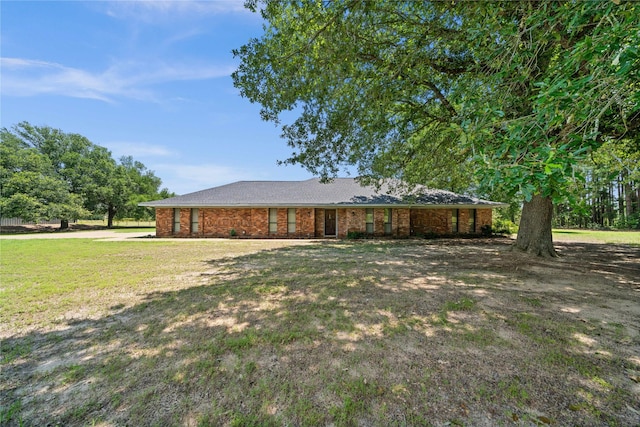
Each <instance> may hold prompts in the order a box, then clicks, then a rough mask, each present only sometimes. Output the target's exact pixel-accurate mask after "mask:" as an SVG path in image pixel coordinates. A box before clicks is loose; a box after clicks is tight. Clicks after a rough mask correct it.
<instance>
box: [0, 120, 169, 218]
mask: <svg viewBox="0 0 640 427" xmlns="http://www.w3.org/2000/svg"><path fill="white" fill-rule="evenodd" d="M0 154H2V161H1V162H0V192H1V195H2V197H1V198H0V209H2V212H1V213H2V215H3V216H4V217H12V216H15V217H20V218H22V219H25V220H28V221H38V220H41V219H54V218H59V219H60V220H61V228H65V227H67V226H68V223H69V220H72V219H78V218H82V217H87V216H89V215H101V214H106V216H107V227H109V228H111V227H112V226H113V221H114V219H115V218H116V217H117V216H120V217H124V216H125V215H127V214H131V216H133V217H136V218H140V217H142V216H144V213H145V212H141V209H145V208H139V207H138V206H137V203H138V202H140V201H145V200H153V199H157V198H159V197H162V196H165V195H166V194H169V192H168V190H166V189H165V190H163V191H162V192H160V193H159V188H160V185H161V180H160V178H158V177H156V176H155V174H154V173H153V171H150V170H147V168H146V167H145V166H144V165H143V164H142V163H140V162H138V161H134V160H133V158H132V157H126V156H125V157H122V158H121V159H120V162H117V161H116V160H115V159H113V157H112V156H111V152H110V151H109V150H107V149H106V148H105V147H101V146H99V145H96V144H94V143H92V142H91V141H89V139H87V138H86V137H84V136H82V135H79V134H74V133H66V132H63V131H61V130H59V129H54V128H51V127H49V126H33V125H31V124H29V123H27V122H22V123H19V124H17V125H15V126H13V127H12V128H11V129H6V128H3V129H1V130H0Z"/></svg>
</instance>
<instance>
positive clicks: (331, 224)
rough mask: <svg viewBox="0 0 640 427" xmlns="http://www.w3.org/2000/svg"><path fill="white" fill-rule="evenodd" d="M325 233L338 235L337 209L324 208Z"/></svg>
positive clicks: (326, 234)
mask: <svg viewBox="0 0 640 427" xmlns="http://www.w3.org/2000/svg"><path fill="white" fill-rule="evenodd" d="M324 235H325V236H335V235H336V210H335V209H325V210H324Z"/></svg>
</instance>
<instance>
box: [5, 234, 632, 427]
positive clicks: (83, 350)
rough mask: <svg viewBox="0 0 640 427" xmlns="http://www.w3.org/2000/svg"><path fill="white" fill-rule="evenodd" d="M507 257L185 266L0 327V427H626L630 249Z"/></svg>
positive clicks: (262, 258) (597, 247) (276, 252)
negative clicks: (142, 287)
mask: <svg viewBox="0 0 640 427" xmlns="http://www.w3.org/2000/svg"><path fill="white" fill-rule="evenodd" d="M265 244H266V243H265ZM509 244H510V241H509V240H507V239H504V240H500V239H490V240H481V239H478V240H449V239H447V240H434V241H423V240H409V241H366V242H328V241H323V242H315V243H311V244H309V245H302V246H301V245H296V246H290V247H280V248H270V249H268V250H262V251H259V252H255V251H253V252H255V253H246V252H247V251H245V253H242V254H234V253H233V252H232V251H231V250H227V251H225V252H224V253H220V254H219V255H217V256H215V257H214V256H207V255H205V254H204V253H202V254H201V255H200V256H202V258H201V259H199V260H195V261H200V262H199V263H197V262H194V264H193V265H192V266H191V270H190V271H189V272H186V273H180V274H178V275H167V274H166V271H165V270H163V271H164V272H165V273H164V274H165V275H164V276H160V275H158V276H157V277H154V279H153V280H149V288H148V291H147V292H145V293H144V294H138V296H137V297H136V300H135V301H131V299H130V298H131V296H130V295H129V296H127V294H126V292H125V290H124V289H123V290H121V291H122V292H123V297H122V298H121V299H122V300H121V301H118V300H117V298H118V297H117V295H114V294H113V293H112V294H110V301H109V307H110V308H109V309H108V312H107V313H105V314H103V315H100V316H99V317H97V318H96V317H95V316H94V317H93V318H92V317H86V318H82V317H80V318H74V319H73V320H70V321H68V322H65V323H64V324H60V325H58V326H57V327H55V328H48V329H47V328H41V329H38V328H35V329H33V328H29V329H25V330H15V331H13V332H14V333H13V334H12V335H11V336H8V337H6V339H4V340H3V342H2V372H1V375H2V381H1V383H0V403H1V406H2V408H1V410H0V416H1V418H0V420H1V421H2V423H0V424H2V425H58V424H59V425H66V426H67V425H68V426H74V425H78V426H80V425H102V426H107V425H185V426H209V425H211V426H217V425H229V426H245V425H254V426H265V425H266V426H269V425H274V426H275V425H334V426H356V425H358V426H390V425H398V426H405V425H411V426H413V425H415V426H423V425H434V426H444V425H454V426H467V425H468V426H494V425H516V426H529V425H558V426H564V425H581V426H601V425H612V426H637V425H638V424H639V422H640V384H639V383H638V382H639V381H640V334H639V331H640V248H638V247H633V246H624V245H602V244H581V243H560V244H557V248H558V249H559V252H560V253H561V255H562V256H561V257H560V258H559V259H534V258H531V257H529V256H528V255H525V254H521V253H518V252H513V251H511V250H510V246H509ZM157 247H158V246H157V245H153V246H149V250H150V251H152V250H155V248H157ZM173 250H180V247H173ZM165 267H166V266H165ZM114 289H117V288H115V287H114ZM69 298H73V296H72V295H70V296H69ZM87 304H88V306H84V307H82V310H86V311H87V312H93V311H95V310H94V308H97V307H100V306H101V304H102V303H101V301H100V300H99V299H97V300H95V301H92V302H90V303H87ZM92 305H95V307H92ZM98 311H99V310H98ZM16 324H18V323H16Z"/></svg>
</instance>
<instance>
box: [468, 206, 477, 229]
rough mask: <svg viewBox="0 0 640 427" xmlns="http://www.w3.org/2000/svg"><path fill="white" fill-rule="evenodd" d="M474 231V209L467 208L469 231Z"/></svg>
mask: <svg viewBox="0 0 640 427" xmlns="http://www.w3.org/2000/svg"><path fill="white" fill-rule="evenodd" d="M475 232H476V210H475V209H469V233H475Z"/></svg>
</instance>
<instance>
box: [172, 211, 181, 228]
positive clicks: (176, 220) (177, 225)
mask: <svg viewBox="0 0 640 427" xmlns="http://www.w3.org/2000/svg"><path fill="white" fill-rule="evenodd" d="M173 232H174V233H176V234H177V233H179V232H180V208H175V209H174V210H173Z"/></svg>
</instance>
